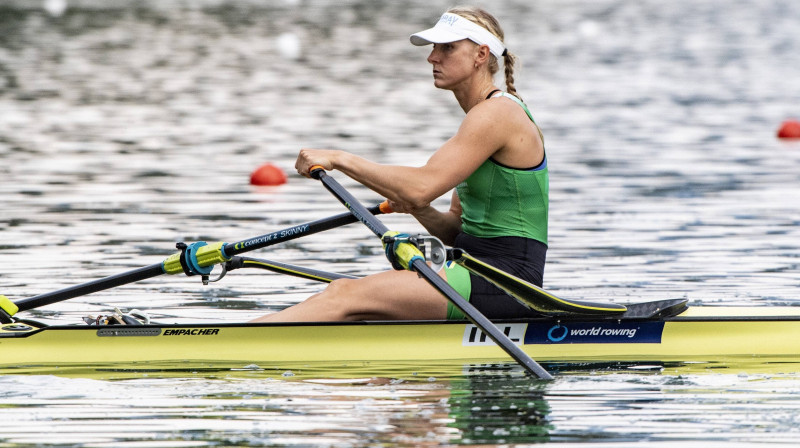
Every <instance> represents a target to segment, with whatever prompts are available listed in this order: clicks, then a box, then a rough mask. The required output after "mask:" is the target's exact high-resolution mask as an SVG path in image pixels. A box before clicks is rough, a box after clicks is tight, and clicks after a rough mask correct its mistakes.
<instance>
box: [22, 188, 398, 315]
mask: <svg viewBox="0 0 800 448" xmlns="http://www.w3.org/2000/svg"><path fill="white" fill-rule="evenodd" d="M365 210H366V213H369V214H373V213H374V214H380V213H390V212H391V210H390V209H389V208H388V203H386V202H384V203H383V204H381V205H376V206H374V207H370V208H369V209H365ZM356 221H358V220H357V219H356V218H355V217H354V216H353V215H352V214H351V213H341V214H338V215H334V216H331V217H329V218H323V219H319V220H317V221H313V222H309V223H306V224H301V225H298V226H294V227H289V228H287V229H283V230H279V231H277V232H272V233H268V234H265V235H261V236H257V237H255V238H250V239H247V240H243V241H240V242H238V243H228V244H223V243H217V245H215V246H214V247H218V246H219V247H222V248H223V249H222V252H223V253H224V255H225V256H226V257H227V258H230V257H232V256H234V255H237V254H241V253H244V252H249V251H252V250H256V249H261V248H264V247H267V246H272V245H274V244H278V243H282V242H285V241H289V240H293V239H295V238H300V237H301V236H306V235H311V234H313V233H318V232H322V231H325V230H330V229H333V228H335V227H339V226H343V225H345V224H350V223H354V222H356ZM208 247H212V246H208ZM216 252H219V249H211V250H209V251H208V253H209V254H211V256H210V257H209V259H211V260H214V262H216V260H219V259H223V258H224V259H227V258H225V257H223V256H222V255H218V254H216ZM178 255H180V254H176V255H173V256H171V257H170V258H167V260H165V261H164V262H161V263H157V264H153V265H150V266H146V267H143V268H139V269H135V270H133V271H128V272H124V273H121V274H116V275H112V276H109V277H104V278H101V279H97V280H92V281H90V282H86V283H82V284H80V285H75V286H70V287H67V288H64V289H59V290H58V291H53V292H47V293H44V294H39V295H37V296H33V297H29V298H27V299H21V300H17V301H14V302H13V304H14V305H16V306H17V308H18V310H17V312H19V311H26V310H31V309H33V308H37V307H40V306H45V305H50V304H53V303H56V302H61V301H63V300H67V299H72V298H74V297H79V296H83V295H86V294H91V293H95V292H98V291H103V290H106V289H110V288H114V287H117V286H122V285H125V284H128V283H134V282H138V281H141V280H146V279H148V278H153V277H157V276H159V275H162V274H165V273H168V274H174V273H179V272H182V270H181V266H180V264H179V262H178V260H179V257H178ZM214 262H209V265H213V264H214ZM203 267H207V266H205V264H203ZM8 313H9V314H11V315H13V312H8Z"/></svg>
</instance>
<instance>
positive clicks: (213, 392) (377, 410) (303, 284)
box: [0, 0, 800, 448]
mask: <svg viewBox="0 0 800 448" xmlns="http://www.w3.org/2000/svg"><path fill="white" fill-rule="evenodd" d="M483 3H484V4H485V5H486V6H487V7H488V8H489V9H490V10H491V11H493V12H494V13H496V15H497V16H498V17H499V19H500V20H501V22H502V23H503V25H504V27H505V30H506V34H507V43H508V46H509V48H510V50H511V51H512V52H515V53H517V54H518V55H519V56H520V58H521V60H522V66H521V67H520V69H519V71H518V73H517V78H516V79H517V87H518V89H519V91H520V93H521V95H522V96H523V98H524V99H525V100H526V101H527V102H528V103H529V104H530V105H531V107H532V109H533V112H534V115H535V117H536V119H537V122H538V123H539V124H540V126H541V127H542V129H543V131H544V133H545V136H546V144H547V149H548V157H549V159H550V162H549V163H550V169H551V191H552V200H551V246H550V250H549V257H548V265H547V269H546V273H545V286H546V287H547V288H548V289H551V290H553V291H555V292H557V293H559V294H561V295H564V296H567V297H572V298H596V299H602V300H612V301H617V302H622V303H624V302H628V301H634V300H640V299H663V298H679V297H686V298H688V299H689V300H690V302H691V303H692V304H747V305H761V306H770V305H800V298H798V295H797V292H798V287H800V268H799V267H800V193H799V192H800V143H797V142H794V143H793V142H786V141H779V140H777V139H776V138H775V131H776V129H777V127H778V126H779V125H780V123H781V122H782V121H783V120H785V119H787V118H790V117H798V118H800V81H799V80H800V27H798V23H800V6H799V5H798V3H797V2H795V1H790V0H785V1H779V0H761V1H759V0H726V1H721V0H720V1H710V0H700V1H695V0H692V1H690V0H677V1H670V2H662V1H655V0H644V1H636V2H624V1H610V0H600V1H597V0H562V1H555V0H548V1H536V2H531V1H512V0H500V1H493V2H483ZM450 4H451V2H449V1H447V2H446V1H440V0H426V1H418V0H412V1H405V2H372V1H366V0H364V1H351V0H347V1H339V0H337V1H333V0H307V1H306V0H292V1H290V0H284V1H279V0H273V1H255V0H252V1H246V0H229V1H223V0H213V1H212V0H202V1H199V0H198V1H177V0H175V1H156V0H152V1H140V2H131V1H124V0H114V1H111V0H81V1H75V0H68V1H67V2H62V1H58V0H48V1H38V0H37V1H32V0H4V1H3V2H2V4H0V260H2V261H0V293H2V294H5V295H7V296H9V297H10V298H12V299H19V298H25V297H30V296H33V295H36V294H39V293H42V292H47V291H51V290H55V289H58V288H61V287H65V286H69V285H73V284H76V283H81V282H85V281H88V280H92V279H95V278H99V277H103V276H107V275H111V274H115V273H119V272H123V271H126V270H130V269H133V268H136V267H140V266H146V265H150V264H153V263H157V262H160V261H161V260H163V259H164V258H165V256H167V255H169V254H171V253H173V252H174V250H175V249H174V246H175V243H176V242H178V241H197V240H207V241H238V240H241V239H244V238H247V237H251V236H255V235H261V234H264V233H268V232H270V231H272V230H277V229H280V228H283V227H287V226H289V225H292V224H296V223H301V222H306V221H308V220H311V219H316V218H321V217H324V216H329V215H332V214H335V213H340V212H342V211H343V210H344V209H343V208H342V206H341V204H339V203H338V202H337V201H336V200H335V199H333V197H332V196H330V194H328V193H327V192H326V191H325V190H324V188H322V186H321V185H320V184H319V183H318V182H315V181H310V180H306V179H304V178H301V177H300V176H297V175H295V174H292V173H293V169H292V167H293V164H294V157H295V155H296V153H297V151H298V150H299V149H300V148H301V147H315V146H322V147H335V148H342V149H347V150H350V151H353V152H356V153H358V154H361V155H363V156H365V157H368V158H371V159H374V160H377V161H380V162H384V163H398V164H409V165H414V164H419V163H422V162H423V161H424V160H425V159H426V158H427V157H428V155H429V154H430V153H431V152H432V151H433V150H435V149H436V148H437V147H438V145H440V144H441V143H442V142H443V141H444V140H445V139H447V138H448V137H449V136H451V135H452V134H453V132H454V131H455V129H456V127H457V126H458V124H459V123H460V120H461V118H462V113H461V111H460V110H459V109H458V107H457V105H456V103H455V101H454V100H453V98H452V95H451V94H450V93H448V92H441V91H437V90H436V89H435V88H434V87H433V86H432V82H431V75H430V68H429V65H428V64H427V63H426V62H425V57H426V56H427V52H428V49H426V48H417V47H413V46H412V45H410V44H409V43H408V35H409V34H411V33H413V32H416V31H419V30H421V29H423V28H425V27H428V26H430V25H432V24H433V23H434V22H435V20H436V18H437V17H438V15H439V14H440V13H441V12H442V11H443V10H445V9H446V8H447V7H448V6H450ZM265 162H272V163H274V164H276V165H278V166H280V167H282V168H284V169H285V170H286V171H287V172H288V173H289V174H290V175H289V181H288V183H287V184H285V185H283V186H280V187H253V186H250V185H249V182H248V181H249V175H250V173H251V172H252V171H253V170H254V169H255V168H256V167H257V166H259V165H260V164H262V163H265ZM333 175H334V176H335V177H336V178H337V179H338V180H339V181H340V182H342V183H343V184H344V185H345V186H347V187H349V188H351V190H352V191H353V192H354V193H355V194H356V195H357V196H358V197H359V198H360V199H363V200H364V201H365V202H367V203H369V204H373V203H377V202H378V201H379V200H380V198H378V197H376V196H375V195H374V194H373V193H371V192H370V191H368V190H366V189H364V188H361V187H359V186H358V185H356V184H354V183H353V182H351V181H349V180H348V179H347V178H345V177H344V176H342V175H340V174H337V173H335V172H334V173H333ZM445 204H446V201H444V200H442V201H441V202H440V203H437V205H442V206H444V205H445ZM384 221H385V222H386V223H387V225H389V227H391V228H396V229H398V230H408V231H417V230H419V229H421V228H420V227H419V226H418V225H416V224H415V223H414V222H412V221H411V220H410V219H409V218H408V217H404V216H389V217H386V218H385V219H384ZM258 255H263V256H266V257H269V258H272V259H275V260H279V261H284V262H290V263H297V264H302V265H305V266H309V267H312V268H317V269H326V270H333V271H337V272H344V273H350V274H359V275H360V274H365V273H371V272H377V271H380V270H383V269H386V268H387V263H386V261H385V258H384V257H383V255H382V250H381V248H380V244H379V243H378V241H376V239H375V238H374V236H372V235H371V234H370V233H369V232H368V231H367V230H366V229H365V228H363V226H357V225H352V226H348V227H345V228H340V229H336V230H334V231H330V232H326V233H324V234H319V235H315V236H310V237H305V238H302V239H299V240H296V241H294V242H292V243H290V244H285V245H280V246H274V247H272V248H270V249H269V250H268V251H265V252H260V253H258V254H257V256H258ZM320 288H321V286H320V285H319V284H313V283H310V282H307V281H303V280H299V279H294V278H288V277H284V276H279V275H272V274H265V273H263V272H255V273H253V272H241V271H237V272H236V273H232V274H230V275H229V276H228V277H226V278H225V279H224V280H223V281H222V282H220V283H215V284H212V285H210V286H206V287H204V286H202V285H201V284H200V282H199V281H197V280H195V279H189V278H186V277H183V276H175V277H170V278H165V277H164V278H162V277H159V278H156V279H152V280H149V281H145V282H141V283H138V284H132V285H127V286H124V287H120V288H116V289H113V290H109V291H105V292H102V293H98V294H94V295H90V296H85V297H80V298H76V299H72V300H69V301H65V302H61V303H58V304H54V305H50V306H47V307H43V308H40V309H37V310H34V311H31V312H28V313H26V315H27V316H28V317H34V318H36V319H38V320H40V321H43V322H47V323H55V322H59V323H64V322H66V323H75V324H79V323H80V322H81V317H83V316H85V315H87V314H99V313H107V312H109V311H111V310H113V308H114V307H120V308H124V309H130V308H139V309H143V310H146V311H147V312H148V313H150V314H151V315H152V316H153V317H154V318H155V319H157V320H160V321H167V322H198V321H202V322H208V321H224V322H237V321H243V320H248V319H251V318H253V317H256V316H258V315H261V314H263V313H267V312H272V311H274V310H278V309H281V308H283V307H285V306H287V305H289V304H291V303H295V302H297V301H300V300H302V299H303V298H305V297H307V296H308V295H310V294H312V293H313V292H316V291H318V290H319V289H320ZM245 367H246V366H242V368H241V369H232V370H218V371H187V372H178V373H174V372H173V373H171V374H168V375H167V374H159V373H152V374H144V373H140V374H129V375H126V374H125V373H124V372H118V373H114V372H110V373H106V374H103V375H87V374H81V372H74V371H64V372H59V371H52V372H42V374H31V375H4V376H1V377H0V386H1V387H0V416H2V419H3V421H4V424H3V427H2V429H0V446H8V447H20V446H85V447H119V446H130V447H182V446H260V445H280V446H362V445H369V446H383V445H403V446H418V445H448V444H455V445H479V444H537V443H550V444H559V445H562V446H581V445H584V444H590V443H596V442H603V443H609V444H611V445H612V446H615V447H617V446H628V445H631V446H632V445H634V444H635V445H637V446H639V445H640V444H641V442H649V443H650V445H651V446H675V444H676V443H678V442H681V443H682V444H683V445H686V446H693V447H701V446H702V447H703V448H707V447H714V446H720V447H721V446H725V447H729V446H755V445H758V444H770V445H774V444H787V445H789V444H791V445H794V444H796V441H797V440H798V439H800V429H799V428H800V369H797V368H794V367H791V366H790V367H787V368H783V369H777V370H776V369H773V368H770V366H761V367H753V366H751V368H748V369H745V370H742V369H741V368H739V367H737V366H731V367H730V368H720V369H706V368H704V367H702V366H700V367H697V368H693V367H692V366H630V367H624V366H623V367H615V368H613V369H608V368H607V369H576V368H573V367H570V366H566V367H561V368H560V369H556V370H557V372H556V373H557V379H556V380H555V381H553V382H551V383H541V382H537V381H533V380H530V379H528V378H526V377H524V376H522V375H521V373H520V370H519V369H518V368H516V367H514V366H513V365H510V364H509V365H494V366H464V367H463V368H458V369H452V368H444V367H442V368H441V369H436V368H433V369H431V370H415V369H414V367H413V366H411V367H409V366H405V368H404V367H403V366H385V367H384V368H380V369H372V370H369V371H359V370H358V369H353V368H350V369H343V368H341V367H338V366H305V367H303V368H301V369H295V370H293V369H287V370H280V371H270V370H263V369H258V368H253V367H252V366H251V367H250V368H245ZM553 367H555V366H553ZM687 443H688V445H687Z"/></svg>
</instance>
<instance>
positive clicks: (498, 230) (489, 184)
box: [456, 93, 550, 244]
mask: <svg viewBox="0 0 800 448" xmlns="http://www.w3.org/2000/svg"><path fill="white" fill-rule="evenodd" d="M502 95H503V96H505V97H507V98H511V99H513V100H514V101H516V102H517V104H519V105H520V106H521V107H522V108H523V109H524V110H525V113H526V114H527V115H528V118H530V119H531V121H533V116H532V115H531V113H530V111H529V110H528V108H527V106H525V103H523V102H522V101H520V100H519V99H517V98H516V97H515V96H513V95H509V94H507V93H503V94H502ZM534 123H535V122H534ZM549 191H550V186H549V175H548V171H547V156H546V155H545V158H544V160H543V161H542V163H541V165H539V166H538V167H536V168H533V169H531V170H524V169H517V168H509V167H506V166H502V165H500V164H498V163H497V162H495V161H493V160H492V159H488V160H486V161H485V162H483V164H481V166H479V167H478V169H477V170H475V172H473V173H472V174H471V175H470V176H469V177H468V178H467V179H466V180H465V181H464V182H461V183H460V184H459V185H458V186H457V187H456V192H457V194H458V199H459V200H460V201H461V208H462V213H461V223H462V231H464V232H466V233H468V234H470V235H473V236H477V237H480V238H493V237H499V236H521V237H525V238H532V239H535V240H538V241H541V242H543V243H544V244H547V214H548V207H549Z"/></svg>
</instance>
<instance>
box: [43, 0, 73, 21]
mask: <svg viewBox="0 0 800 448" xmlns="http://www.w3.org/2000/svg"><path fill="white" fill-rule="evenodd" d="M42 7H43V8H44V10H45V11H47V13H48V14H50V15H51V16H52V17H61V16H62V15H64V11H66V10H67V0H44V3H43V4H42Z"/></svg>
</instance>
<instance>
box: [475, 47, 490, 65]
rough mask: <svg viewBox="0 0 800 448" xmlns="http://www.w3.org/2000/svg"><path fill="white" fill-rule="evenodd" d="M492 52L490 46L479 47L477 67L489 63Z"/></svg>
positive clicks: (476, 58)
mask: <svg viewBox="0 0 800 448" xmlns="http://www.w3.org/2000/svg"><path fill="white" fill-rule="evenodd" d="M491 56H492V52H491V51H490V50H489V46H488V45H478V46H477V47H476V51H475V66H476V67H477V66H480V65H483V64H486V63H488V62H489V58H490V57H491Z"/></svg>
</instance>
